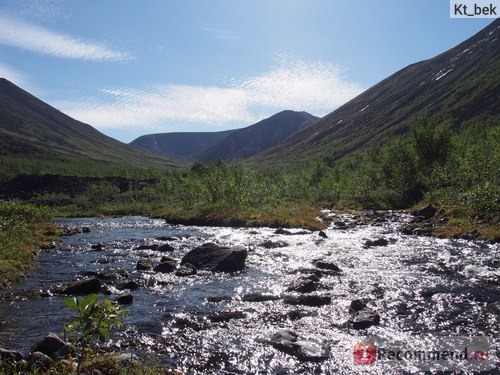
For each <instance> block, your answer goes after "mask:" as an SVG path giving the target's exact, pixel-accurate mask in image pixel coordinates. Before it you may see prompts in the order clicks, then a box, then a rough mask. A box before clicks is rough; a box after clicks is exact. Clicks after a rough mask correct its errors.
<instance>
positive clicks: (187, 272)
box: [175, 263, 198, 277]
mask: <svg viewBox="0 0 500 375" xmlns="http://www.w3.org/2000/svg"><path fill="white" fill-rule="evenodd" d="M197 273H198V270H197V269H196V267H195V266H193V265H192V264H190V263H186V264H182V265H181V266H180V267H179V268H177V270H176V271H175V276H180V277H184V276H193V275H196V274H197Z"/></svg>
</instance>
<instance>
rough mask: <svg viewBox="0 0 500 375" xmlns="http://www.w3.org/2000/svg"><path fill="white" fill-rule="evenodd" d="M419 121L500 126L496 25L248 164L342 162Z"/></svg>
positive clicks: (401, 73) (396, 76)
mask: <svg viewBox="0 0 500 375" xmlns="http://www.w3.org/2000/svg"><path fill="white" fill-rule="evenodd" d="M421 116H427V117H429V118H430V119H432V120H434V121H435V122H440V121H449V122H450V123H451V125H452V126H453V127H454V128H459V127H460V126H462V125H463V124H465V123H467V122H472V121H496V122H499V121H500V20H498V19H497V20H495V21H493V23H491V24H490V25H489V26H487V27H486V28H485V29H483V30H482V31H480V32H479V33H477V34H476V35H474V36H473V37H471V38H469V39H468V40H466V41H465V42H463V43H461V44H460V45H458V46H457V47H455V48H452V49H450V50H448V51H447V52H444V53H442V54H440V55H438V56H436V57H434V58H432V59H429V60H425V61H422V62H419V63H416V64H413V65H410V66H408V67H406V68H404V69H402V70H400V71H398V72H397V73H395V74H393V75H391V76H390V77H388V78H386V79H384V80H383V81H381V82H380V83H378V84H376V85H375V86H373V87H372V88H370V89H368V90H367V91H365V92H363V93H362V94H360V95H359V96H357V97H356V98H354V99H352V100H351V101H349V102H348V103H346V104H344V105H343V106H341V107H340V108H338V109H337V110H335V111H333V112H332V113H330V114H329V115H327V116H325V117H323V118H322V119H320V120H318V121H317V122H315V123H314V124H313V125H311V126H309V127H307V128H305V129H303V130H302V131H300V132H298V133H296V134H295V135H293V136H292V137H290V138H289V139H287V140H286V141H285V142H283V143H281V144H279V145H278V146H277V147H275V148H272V149H270V150H268V151H265V152H263V153H261V154H259V155H257V156H255V157H254V158H252V159H251V161H252V162H254V163H262V162H268V163H276V164H279V163H281V162H285V161H286V162H300V161H303V160H308V159H311V158H312V159H313V158H317V157H321V156H329V157H332V158H336V159H337V158H341V157H342V156H344V155H346V154H348V153H350V152H352V151H355V150H357V149H360V148H363V147H367V146H372V145H377V144H381V143H383V142H385V141H386V140H387V139H389V138H390V137H391V136H394V135H396V134H404V133H405V132H407V131H408V127H409V123H410V122H411V120H412V119H415V118H417V117H421Z"/></svg>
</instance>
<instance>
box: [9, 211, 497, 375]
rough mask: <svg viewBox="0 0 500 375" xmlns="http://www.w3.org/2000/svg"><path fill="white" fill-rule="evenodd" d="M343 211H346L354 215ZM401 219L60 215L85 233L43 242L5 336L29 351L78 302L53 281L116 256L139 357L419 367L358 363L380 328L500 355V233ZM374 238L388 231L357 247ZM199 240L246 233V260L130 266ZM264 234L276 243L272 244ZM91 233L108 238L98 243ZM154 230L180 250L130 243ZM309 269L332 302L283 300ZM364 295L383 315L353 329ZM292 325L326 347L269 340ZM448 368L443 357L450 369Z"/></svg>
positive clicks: (241, 368)
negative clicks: (329, 267) (66, 299)
mask: <svg viewBox="0 0 500 375" xmlns="http://www.w3.org/2000/svg"><path fill="white" fill-rule="evenodd" d="M337 219H338V220H343V221H344V222H346V223H347V224H349V223H350V222H352V221H354V219H355V217H353V216H349V215H346V216H343V217H340V218H337ZM407 219H408V218H407V217H405V215H403V214H401V213H387V214H385V215H383V216H381V217H380V218H379V220H376V223H375V224H370V225H356V226H352V227H336V226H334V225H332V226H331V227H330V228H328V229H327V230H326V231H325V232H326V234H327V236H328V237H327V238H322V237H320V236H319V235H318V233H317V232H311V233H308V232H307V231H306V232H304V231H302V234H293V235H290V234H276V233H275V231H276V230H275V229H271V228H257V229H256V228H251V229H245V228H217V227H184V226H172V225H169V224H166V223H165V222H164V221H163V220H155V219H149V218H145V217H123V218H106V219H101V218H76V219H61V220H59V224H60V225H66V226H71V227H80V228H81V227H88V228H89V229H90V232H89V233H80V234H77V235H74V236H70V237H67V238H64V239H63V240H62V241H61V242H60V243H58V244H57V246H56V248H55V249H52V250H47V251H42V252H40V254H39V267H38V268H37V269H36V270H34V271H33V272H32V273H31V274H30V276H29V277H28V279H27V280H26V282H24V283H23V284H22V285H19V286H18V287H16V289H15V290H14V293H13V296H12V298H10V299H7V300H6V301H2V302H1V303H0V319H1V320H2V323H3V324H2V326H1V327H0V346H3V347H7V348H9V349H15V350H20V351H22V352H28V351H29V348H30V346H31V345H32V344H33V343H35V342H36V341H37V340H39V339H40V338H41V337H43V336H45V335H46V334H47V333H48V332H55V333H60V332H61V331H62V329H63V324H64V322H65V321H66V320H67V319H68V318H69V317H70V312H69V311H68V310H67V309H66V308H65V307H64V305H63V302H62V299H63V297H61V296H58V295H53V294H52V293H51V292H50V291H51V289H53V288H54V287H55V286H57V285H60V284H62V283H65V282H68V281H72V280H74V279H75V278H78V277H81V275H84V274H85V272H89V271H94V272H96V271H103V270H106V269H108V268H113V269H121V270H125V271H127V273H128V277H124V278H123V279H121V280H113V279H110V280H105V281H103V282H104V283H105V284H106V285H107V290H108V292H109V293H110V295H109V296H107V298H110V299H115V298H116V297H117V296H118V295H119V294H120V293H123V291H119V290H117V289H116V286H117V285H118V284H119V283H120V282H123V281H129V280H135V281H137V283H138V284H139V286H140V287H139V289H137V290H133V291H131V292H130V293H131V294H132V295H133V298H134V302H133V304H131V305H130V306H128V313H127V315H126V329H125V330H123V331H121V332H119V333H117V335H116V336H115V338H114V339H113V341H112V343H111V344H109V345H110V347H112V348H116V349H120V350H122V351H128V352H135V353H138V354H139V355H142V357H143V358H145V357H146V354H147V355H148V358H153V359H154V360H155V361H157V362H159V363H162V364H165V365H166V366H169V367H170V366H171V367H176V368H178V369H181V370H183V371H185V372H186V373H190V372H193V373H238V374H240V373H243V374H247V373H251V374H267V373H278V374H295V373H314V374H316V373H318V374H321V373H325V374H330V373H357V372H363V371H369V372H370V373H380V374H383V373H391V372H392V371H394V372H395V373H401V371H403V370H404V371H408V372H409V373H411V372H414V371H417V370H419V367H418V366H417V367H415V366H416V365H415V364H414V363H413V362H411V361H409V362H405V363H404V364H403V363H402V362H401V361H394V360H393V361H389V360H385V361H383V360H379V361H377V362H376V363H375V364H373V365H360V364H357V363H355V362H354V360H353V348H354V346H355V345H356V344H357V343H359V342H361V341H373V342H375V341H376V342H377V345H378V347H381V346H384V345H385V346H390V344H389V343H392V344H391V345H393V347H394V345H395V344H394V343H396V342H397V343H399V344H398V345H400V347H401V346H405V345H406V346H409V345H417V346H419V347H422V346H424V347H426V348H433V347H435V346H436V345H437V343H438V342H440V340H441V341H443V340H444V341H446V342H448V343H455V344H456V345H458V346H460V345H465V344H466V343H467V342H469V341H470V340H475V338H476V339H477V338H478V337H483V339H484V338H486V339H487V340H488V342H487V344H488V345H489V347H488V348H487V349H489V350H490V352H489V355H490V358H489V359H490V362H492V361H493V358H494V357H495V356H496V353H495V352H494V347H495V346H498V343H499V342H498V341H495V340H498V337H499V332H500V324H499V322H500V318H499V316H500V286H499V279H500V272H499V264H500V260H499V259H500V257H499V254H500V248H499V246H498V244H497V245H490V244H486V243H483V242H471V241H463V240H444V239H436V238H430V237H417V236H404V235H401V234H399V232H398V228H399V227H400V226H401V225H402V223H403V222H404V221H405V220H407ZM292 232H294V231H292ZM295 232H296V231H295ZM160 237H163V238H162V239H158V238H160ZM166 237H171V238H169V239H166ZM380 237H383V238H385V239H387V240H388V241H389V244H388V245H387V246H379V247H368V248H367V247H365V246H363V245H364V243H365V242H366V240H368V239H376V238H380ZM205 242H215V243H218V244H221V245H230V246H233V245H242V246H245V247H246V248H247V249H248V258H247V268H246V270H245V271H243V272H238V273H235V274H217V273H215V274H214V273H210V272H199V273H198V274H197V275H195V276H189V277H179V276H175V275H174V274H160V273H155V272H153V271H139V270H137V269H136V263H137V261H138V260H139V259H143V258H148V259H150V260H152V261H153V263H158V262H159V260H160V258H161V257H162V256H163V255H170V256H174V257H176V258H178V259H180V258H181V257H182V256H183V255H184V254H185V253H186V252H187V251H189V250H190V249H192V248H194V247H196V246H198V245H200V244H203V243H205ZM266 242H267V244H269V243H271V245H273V247H271V248H268V247H270V246H264V245H265V244H266ZM97 243H100V244H102V245H103V249H102V250H100V251H98V250H96V249H95V248H92V244H97ZM153 243H157V244H164V243H169V244H170V245H172V246H173V247H174V248H175V250H174V251H173V252H169V253H168V254H166V253H160V252H158V251H156V250H137V249H136V248H137V247H138V246H140V245H144V244H153ZM277 246H278V247H277ZM319 260H321V261H326V262H330V263H334V264H336V265H337V266H338V267H340V269H341V270H342V272H341V273H340V274H335V273H334V272H327V271H325V272H323V273H322V274H320V273H319V272H318V269H317V268H316V266H315V263H316V262H317V261H319ZM122 274H125V273H124V272H122ZM311 274H316V275H318V276H320V282H319V288H318V290H316V291H314V292H312V294H319V295H325V296H330V297H331V299H332V302H331V304H328V305H325V306H320V307H314V306H304V305H291V304H288V303H286V300H287V297H289V296H292V295H294V293H293V292H290V291H288V290H287V288H288V286H289V285H290V284H291V283H293V282H294V281H296V280H297V279H299V278H300V277H304V276H307V275H311ZM125 276H126V275H125ZM31 291H41V294H42V297H40V298H32V297H29V296H28V295H30V294H33V293H30V292H31ZM251 293H258V294H262V295H266V296H268V295H269V296H271V297H273V296H274V298H271V297H270V300H268V301H263V302H250V301H247V299H246V298H245V296H246V295H248V294H251ZM356 299H361V300H364V301H365V302H367V305H368V306H369V307H370V308H372V309H373V310H374V311H376V312H377V313H378V314H379V315H380V324H379V325H376V326H372V327H370V328H367V329H361V330H360V329H353V328H352V326H351V325H350V324H349V321H350V315H349V307H350V304H351V301H353V300H356ZM215 312H231V313H232V314H234V315H233V319H229V320H226V321H221V322H219V321H216V319H211V317H213V314H214V313H215ZM284 329H287V330H291V331H293V332H294V333H295V334H296V335H298V337H299V339H298V342H299V343H306V347H308V348H312V349H311V350H312V351H313V352H321V353H323V355H324V356H325V357H326V358H321V359H314V358H313V359H307V358H306V359H304V358H300V356H299V357H298V356H297V355H296V354H294V353H291V352H289V351H288V352H287V351H283V350H282V348H280V346H279V345H272V344H271V341H272V339H271V336H272V335H273V334H274V333H276V332H278V331H280V330H284ZM476 341H477V340H476ZM483 341H484V340H483ZM457 343H458V344H457ZM483 346H484V345H483ZM460 348H461V346H460ZM325 353H326V354H325ZM495 358H496V357H495ZM490 362H488V363H490ZM461 363H462V365H463V363H464V362H461ZM493 363H494V361H493ZM462 365H459V366H462ZM447 368H449V363H448V362H447V363H446V364H445V365H444V367H443V369H447ZM458 368H459V369H460V367H458ZM424 369H425V368H424ZM496 370H498V367H497V368H496Z"/></svg>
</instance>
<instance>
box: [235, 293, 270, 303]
mask: <svg viewBox="0 0 500 375" xmlns="http://www.w3.org/2000/svg"><path fill="white" fill-rule="evenodd" d="M278 299H280V296H277V295H275V294H265V293H248V294H245V295H244V296H243V297H242V298H241V300H242V301H245V302H266V301H276V300H278Z"/></svg>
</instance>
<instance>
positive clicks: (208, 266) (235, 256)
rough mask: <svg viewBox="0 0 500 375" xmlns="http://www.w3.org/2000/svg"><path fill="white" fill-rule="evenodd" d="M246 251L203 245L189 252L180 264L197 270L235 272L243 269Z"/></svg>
mask: <svg viewBox="0 0 500 375" xmlns="http://www.w3.org/2000/svg"><path fill="white" fill-rule="evenodd" d="M246 258H247V251H246V249H245V248H243V247H223V246H219V245H216V244H214V243H205V244H203V245H201V246H198V247H196V248H194V249H193V250H191V251H189V252H188V253H187V254H186V255H184V257H183V258H182V260H181V264H186V263H190V264H192V265H193V266H195V267H196V269H198V270H208V271H212V272H237V271H242V270H243V269H245V261H246Z"/></svg>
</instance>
